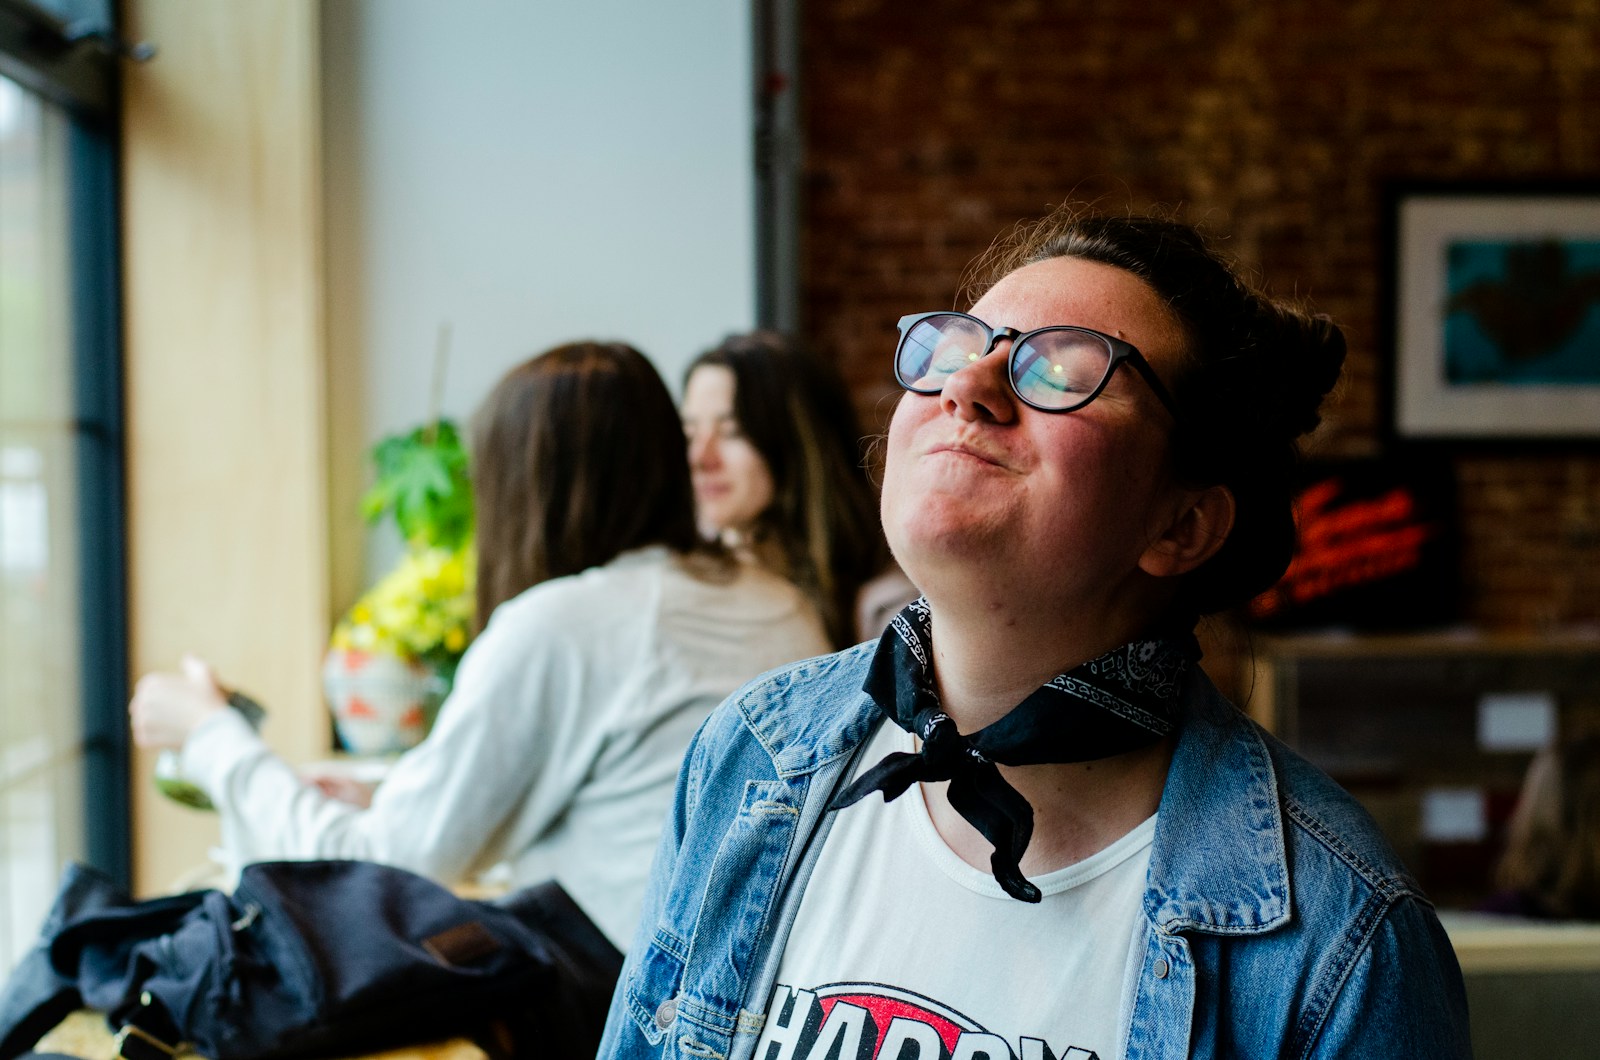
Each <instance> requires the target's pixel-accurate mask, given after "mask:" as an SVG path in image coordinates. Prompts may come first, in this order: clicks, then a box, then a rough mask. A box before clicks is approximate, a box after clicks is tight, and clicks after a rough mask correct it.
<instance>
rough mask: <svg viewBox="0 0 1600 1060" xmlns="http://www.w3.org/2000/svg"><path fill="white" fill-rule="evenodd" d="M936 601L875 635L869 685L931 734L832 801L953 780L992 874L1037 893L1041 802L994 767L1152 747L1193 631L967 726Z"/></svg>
mask: <svg viewBox="0 0 1600 1060" xmlns="http://www.w3.org/2000/svg"><path fill="white" fill-rule="evenodd" d="M932 626H933V613H932V612H931V611H930V610H929V609H928V603H927V601H926V600H921V599H919V600H917V601H915V602H914V603H912V604H911V605H910V606H908V607H907V608H906V609H905V610H903V611H901V612H900V614H898V615H896V616H895V619H894V621H893V622H891V623H890V624H889V628H888V629H886V630H884V633H883V636H882V637H880V638H879V640H878V650H877V652H876V654H874V655H873V657H872V666H871V668H870V669H869V670H868V671H867V680H866V683H865V684H864V685H862V691H864V692H866V693H867V695H869V696H871V697H872V701H873V702H874V703H876V704H877V706H878V709H879V710H881V711H883V713H884V714H885V715H887V716H888V718H889V720H890V721H892V722H894V723H895V724H896V725H898V726H900V728H902V729H904V730H906V731H907V732H911V733H915V734H916V735H917V736H919V737H920V738H921V739H922V750H921V751H920V752H919V753H916V754H907V753H904V752H895V753H894V754H891V755H888V756H886V757H885V758H884V759H883V761H881V762H879V763H878V764H877V765H875V766H873V767H872V768H871V769H869V770H867V771H866V772H865V773H863V774H862V775H861V776H859V777H857V778H856V780H855V782H854V783H852V784H851V785H850V786H849V787H847V788H845V789H844V790H843V791H841V792H840V793H839V794H838V795H837V796H836V797H835V798H834V800H833V802H832V803H831V804H830V805H829V807H828V808H829V809H830V810H838V809H842V808H844V807H846V806H849V805H852V804H853V803H856V802H859V801H860V800H861V799H862V798H864V797H865V796H867V795H868V794H870V793H871V792H874V791H881V792H883V797H884V800H885V801H888V800H891V799H896V798H899V797H900V796H901V795H902V794H904V793H905V791H906V790H907V789H908V788H910V787H911V785H913V784H915V783H917V782H919V781H937V780H948V781H950V789H949V799H950V805H951V806H952V807H954V808H955V810H956V812H957V813H959V814H961V816H962V817H964V818H966V819H967V821H968V822H970V823H971V824H972V826H973V827H974V828H976V829H977V830H978V831H979V833H981V834H982V835H983V837H984V838H985V839H987V840H988V841H989V842H990V843H991V844H992V845H993V846H994V854H993V855H992V856H991V857H990V865H991V867H992V868H993V870H994V878H995V880H997V881H998V882H999V884H1000V886H1001V887H1003V888H1005V892H1006V893H1007V894H1009V895H1010V896H1011V897H1013V898H1016V899H1019V900H1021V901H1024V902H1037V901H1038V900H1039V898H1040V894H1039V888H1037V887H1035V886H1034V885H1033V884H1031V883H1029V882H1028V881H1027V879H1026V878H1024V877H1023V875H1022V869H1021V868H1020V866H1019V862H1020V861H1021V860H1022V854H1023V852H1024V851H1026V850H1027V849H1028V840H1029V839H1030V838H1032V836H1033V807H1031V806H1029V805H1028V800H1026V799H1024V798H1023V797H1022V795H1021V794H1020V793H1019V792H1018V791H1017V789H1016V788H1013V787H1012V786H1011V785H1010V784H1008V783H1006V781H1005V779H1004V778H1003V777H1001V776H1000V771H999V770H998V769H996V768H995V765H996V763H999V764H1001V765H1008V766H1023V765H1038V764H1041V763H1045V762H1089V761H1093V760H1095V759H1099V758H1109V757H1111V756H1112V755H1118V754H1122V753H1124V752H1126V751H1132V750H1134V749H1136V748H1139V747H1146V746H1148V745H1150V744H1153V743H1155V742H1156V741H1157V740H1160V739H1162V738H1163V737H1165V736H1167V735H1168V734H1169V733H1171V732H1172V723H1173V717H1174V715H1175V713H1176V711H1175V708H1176V705H1177V702H1178V697H1179V695H1180V694H1181V693H1182V690H1183V678H1184V675H1185V674H1186V673H1187V672H1188V669H1189V665H1190V664H1191V663H1192V662H1194V661H1195V660H1197V659H1199V658H1200V647H1199V645H1198V644H1197V643H1196V642H1195V639H1194V634H1193V633H1190V632H1187V631H1184V632H1168V633H1163V634H1152V635H1150V636H1149V637H1147V638H1144V639H1140V640H1135V641H1133V642H1131V643H1129V644H1125V645H1123V646H1122V647H1120V648H1117V649H1115V650H1113V651H1108V652H1106V653H1105V654H1104V655H1102V656H1100V657H1099V658H1098V659H1090V660H1089V661H1088V662H1086V663H1084V664H1082V665H1081V666H1076V667H1073V668H1072V669H1071V670H1068V671H1067V672H1066V673H1063V674H1058V675H1056V676H1055V677H1054V678H1052V679H1051V680H1050V681H1049V682H1048V683H1046V684H1044V685H1041V686H1040V687H1039V688H1038V689H1037V690H1036V691H1035V692H1033V693H1032V694H1031V695H1029V696H1028V698H1027V699H1024V700H1023V701H1022V702H1021V703H1019V704H1017V706H1016V707H1014V708H1012V710H1011V711H1010V712H1009V713H1008V714H1006V715H1005V717H1003V718H1001V719H999V720H998V721H996V722H994V723H993V724H990V725H986V726H984V727H983V728H982V729H979V730H978V731H977V732H974V733H971V734H969V735H966V736H963V735H962V734H961V733H960V732H958V731H956V725H955V722H953V721H951V720H950V718H949V717H948V716H947V715H946V714H945V713H944V709H943V708H942V707H941V706H940V704H939V694H938V692H937V691H936V690H935V689H934V686H933V676H932V657H933V647H932V644H933V638H932Z"/></svg>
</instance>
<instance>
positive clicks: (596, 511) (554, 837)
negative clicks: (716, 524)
mask: <svg viewBox="0 0 1600 1060" xmlns="http://www.w3.org/2000/svg"><path fill="white" fill-rule="evenodd" d="M681 439H682V434H681V426H680V424H679V421H678V415H677V410H676V409H675V408H674V407H673V403H672V398H671V396H670V395H669V394H668V393H667V389H666V387H665V385H664V384H663V383H662V382H661V378H660V376H659V375H657V373H656V371H655V369H654V368H653V367H652V366H651V365H650V362H649V361H647V360H646V359H645V358H644V356H643V355H642V354H640V353H639V352H638V351H637V350H634V349H633V348H631V347H629V346H625V345H623V344H621V343H605V342H578V343H572V344H570V345H565V346H560V347H557V348H555V349H553V350H550V351H549V352H547V353H545V354H543V355H541V356H538V357H535V358H533V359H532V360H529V361H527V362H526V363H524V364H521V365H519V366H517V367H516V368H513V369H512V370H511V371H510V372H509V373H507V374H506V376H505V377H504V378H503V379H501V380H500V382H499V384H498V385H497V386H496V387H495V388H494V390H493V392H492V393H491V394H490V395H489V397H488V399H487V400H486V401H485V402H484V404H483V406H482V408H481V410H480V411H479V413H478V415H477V417H476V418H475V420H474V437H473V488H474V493H475V496H476V501H477V518H478V527H477V535H478V537H477V540H478V607H479V619H480V622H481V623H482V624H483V631H482V632H481V633H480V634H479V636H478V638H477V639H476V640H475V641H474V642H473V644H472V646H471V647H470V648H469V649H468V650H467V653H466V655H465V657H464V658H463V659H462V661H461V665H460V668H459V669H458V671H457V673H456V678H455V685H454V688H453V690H452V692H451V694H450V696H449V698H448V699H447V700H446V701H445V703H444V705H443V707H442V708H441V710H440V713H439V720H438V722H437V724H436V726H435V727H434V729H433V731H432V732H431V733H430V734H429V735H428V737H427V738H426V739H425V740H423V742H422V743H421V744H420V745H418V746H417V747H416V748H414V749H412V750H411V751H409V752H407V753H406V754H404V755H402V756H401V757H400V759H399V760H398V761H396V762H395V764H394V766H393V768H392V770H391V771H390V772H389V774H388V776H387V777H386V779H385V780H384V782H383V783H382V784H381V785H380V786H379V787H378V789H377V791H376V792H375V794H374V796H373V798H372V801H371V804H370V806H367V807H360V806H356V805H351V804H350V803H348V802H344V801H341V800H337V799H332V798H329V797H328V796H327V795H326V794H324V793H323V792H322V791H321V790H319V789H318V788H317V787H316V786H315V785H313V784H308V783H306V782H304V781H303V780H302V779H301V778H300V777H299V776H297V775H296V773H295V771H294V770H293V769H292V768H291V767H290V766H289V765H288V764H287V763H285V762H284V761H283V760H282V759H280V758H278V757H277V756H276V755H274V754H273V753H272V752H271V751H270V750H269V749H268V748H267V746H266V745H265V744H264V743H263V742H262V741H261V740H260V738H259V737H258V736H257V735H256V734H255V732H254V731H253V730H252V729H251V728H250V726H249V725H248V724H247V723H245V722H244V720H243V718H242V717H241V716H240V715H239V714H238V713H237V712H236V711H231V710H227V709H225V701H224V699H223V697H222V695H221V693H220V689H219V686H218V683H217V681H216V679H215V677H214V676H213V675H212V673H211V672H210V670H209V669H208V668H206V667H205V666H204V664H202V663H198V662H197V661H193V660H191V661H190V662H189V663H188V664H187V665H186V667H185V671H184V672H183V673H181V674H151V675H148V676H146V677H145V678H144V679H143V680H141V681H140V682H139V685H138V688H137V690H136V692H135V694H134V697H133V701H132V702H131V703H130V705H129V711H130V713H131V715H132V718H133V730H134V735H135V738H136V739H137V740H138V742H139V743H140V744H141V745H142V746H147V747H179V748H182V770H183V774H184V776H185V778H186V779H188V780H191V781H193V782H194V783H196V784H198V785H199V786H200V787H202V788H203V789H204V790H205V791H206V793H207V794H208V795H209V796H210V797H211V799H212V801H213V802H214V803H215V804H216V806H217V808H218V810H219V811H220V813H221V815H222V828H223V838H224V844H225V846H226V848H227V851H228V853H229V855H230V857H231V858H232V859H234V860H236V861H238V862H239V863H243V862H247V861H257V860H266V859H273V858H359V859H364V860H369V861H379V862H386V863H389V864H394V865H399V866H402V867H404V868H408V869H411V870H413V871H416V872H420V873H424V874H427V875H430V876H433V877H436V878H438V879H441V880H442V881H444V882H447V883H448V882H455V881H459V880H463V879H466V878H469V877H472V876H473V875H475V874H477V873H479V872H481V871H483V870H486V869H489V868H491V867H494V866H497V865H505V866H507V867H509V870H510V873H509V875H510V882H511V884H512V885H522V884H526V883H534V882H539V881H543V880H546V879H550V878H554V879H555V880H557V881H558V882H559V883H561V884H562V885H563V887H564V888H565V889H566V890H567V891H568V893H569V894H571V896H572V897H573V898H574V899H575V900H576V901H577V902H578V904H579V905H580V906H581V907H582V908H583V909H584V910H585V911H586V912H587V913H588V914H589V916H590V917H591V918H592V919H593V920H594V921H595V922H596V923H597V924H598V925H599V926H600V927H601V929H602V930H604V932H605V933H606V934H607V935H608V936H609V937H610V938H611V939H612V940H613V941H614V942H616V943H618V944H619V945H621V944H623V943H625V942H626V940H627V938H628V935H629V933H630V932H631V931H632V930H633V926H634V921H635V918H636V917H637V915H638V909H639V904H640V901H641V900H642V896H643V889H644V881H645V876H646V871H647V869H648V867H649V862H650V857H651V853H652V851H653V850H654V848H655V846H656V841H657V837H658V835H659V832H660V828H661V822H662V819H663V817H664V815H665V813H666V811H667V808H668V807H669V806H670V804H671V801H672V782H673V777H674V775H675V773H676V771H677V767H678V762H679V759H680V758H681V757H682V754H683V750H684V748H685V746H686V745H687V744H688V742H689V739H690V737H691V736H692V734H693V733H694V731H695V729H696V728H697V727H698V726H699V724H700V723H701V721H703V720H704V718H705V717H706V715H707V714H708V713H709V712H710V711H711V709H712V707H714V706H715V705H716V704H717V703H718V702H719V701H720V700H721V699H722V698H723V697H725V696H726V695H727V694H728V693H729V692H731V691H733V689H735V688H736V687H738V686H739V685H740V684H742V683H743V682H745V681H746V680H748V679H750V678H751V677H754V676H755V675H757V674H759V673H761V672H762V671H764V670H767V669H769V668H771V667H774V666H777V665H779V664H781V663H785V662H791V661H793V660H796V659H799V658H803V657H805V656H809V655H815V654H819V653H821V652H823V651H825V650H826V649H827V642H826V640H825V638H824V636H823V633H822V626H821V623H820V621H819V619H818V617H817V614H816V611H815V609H814V608H813V607H812V606H811V604H810V603H809V601H808V600H807V599H806V597H805V596H804V594H802V593H801V592H799V591H798V590H797V589H796V588H795V587H794V586H793V585H791V584H789V583H787V582H785V581H784V580H782V579H780V578H778V577H777V576H775V575H773V574H771V573H769V572H767V571H765V570H763V569H761V568H759V567H755V566H751V565H748V564H740V563H736V562H734V561H732V560H730V559H728V558H727V557H726V556H725V555H724V554H722V553H721V552H720V550H717V549H708V548H706V547H705V546H703V545H702V543H701V542H700V540H699V537H698V535H697V534H696V531H695V523H694V507H693V497H692V493H691V489H690V483H689V471H688V467H687V466H686V464H685V463H684V460H683V450H682V449H681V448H680V446H681V444H682V441H681Z"/></svg>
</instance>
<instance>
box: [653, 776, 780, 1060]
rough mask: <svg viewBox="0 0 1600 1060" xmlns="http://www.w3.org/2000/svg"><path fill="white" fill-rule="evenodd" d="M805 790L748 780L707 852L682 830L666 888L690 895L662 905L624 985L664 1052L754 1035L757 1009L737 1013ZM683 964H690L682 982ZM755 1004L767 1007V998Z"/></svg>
mask: <svg viewBox="0 0 1600 1060" xmlns="http://www.w3.org/2000/svg"><path fill="white" fill-rule="evenodd" d="M806 789H807V782H806V780H805V779H804V778H800V779H797V780H796V781H794V782H792V783H791V782H787V781H783V780H747V781H746V782H745V784H744V790H743V793H742V796H741V799H740V803H739V807H738V810H737V812H736V813H735V814H734V815H733V816H732V818H731V820H728V822H727V827H726V828H725V829H723V830H722V835H721V838H720V841H719V842H718V843H717V845H716V847H715V850H714V853H712V854H711V856H710V857H709V858H706V857H705V856H704V855H703V854H702V855H700V856H696V855H695V854H694V853H693V852H694V851H696V850H698V849H706V848H705V847H704V846H703V845H702V844H700V843H697V842H696V836H694V835H693V833H691V834H690V835H688V836H686V837H685V841H684V843H683V844H682V846H681V847H680V856H679V859H678V862H677V864H676V865H675V866H674V871H673V877H674V881H673V885H672V893H674V894H676V895H680V896H687V895H694V896H695V898H694V900H693V901H680V902H675V903H674V904H673V905H672V906H671V907H669V908H668V909H666V910H664V916H663V922H662V923H661V924H659V925H658V926H657V928H656V931H655V933H654V935H653V936H652V939H651V942H650V945H649V946H648V948H647V949H646V950H645V952H644V953H643V954H641V955H640V956H639V959H638V961H637V964H636V970H635V972H634V974H633V975H632V976H631V977H630V979H629V982H628V985H627V1011H628V1013H629V1015H630V1016H631V1017H632V1019H633V1022H634V1024H635V1025H636V1026H637V1027H638V1030H639V1033H640V1034H642V1035H643V1036H644V1038H645V1040H646V1041H647V1042H649V1043H650V1045H651V1046H652V1047H654V1048H657V1049H661V1050H662V1054H661V1055H664V1056H667V1055H674V1054H677V1055H683V1056H689V1057H697V1058H710V1060H720V1058H721V1057H725V1056H726V1055H727V1052H728V1049H729V1048H730V1046H731V1044H732V1040H733V1036H734V1035H735V1034H736V1033H739V1032H745V1033H750V1034H755V1033H759V1031H760V1026H761V1013H760V1012H759V1011H758V1012H756V1013H747V1012H745V1011H744V1007H743V1006H744V1001H745V993H746V990H747V987H748V985H749V982H750V972H751V964H752V959H753V957H754V956H755V955H756V954H758V953H761V952H763V951H764V942H765V940H766V938H767V936H768V933H769V931H770V929H771V926H772V925H771V923H770V921H771V914H772V910H773V908H774V906H775V905H776V901H777V897H778V895H779V893H780V891H781V890H782V888H781V881H782V879H783V877H784V873H785V867H786V861H787V859H788V856H789V854H790V852H791V850H792V849H793V847H794V842H795V836H796V831H797V829H798V825H799V821H800V810H801V807H802V806H803V805H804V801H805V795H806ZM706 896H725V897H728V898H731V899H732V900H731V901H716V900H711V901H707V900H705V899H706ZM676 918H684V919H690V918H692V922H688V923H683V922H678V921H677V919H676ZM685 968H690V969H692V970H693V973H692V976H691V977H690V978H689V979H687V980H686V979H685V977H684V969H685ZM757 1001H758V1002H761V1003H763V1004H762V1005H759V1006H758V1008H764V1002H765V999H764V998H761V999H757ZM669 1039H670V1040H669ZM673 1045H675V1046H676V1049H672V1048H671V1046H673Z"/></svg>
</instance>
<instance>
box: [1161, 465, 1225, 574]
mask: <svg viewBox="0 0 1600 1060" xmlns="http://www.w3.org/2000/svg"><path fill="white" fill-rule="evenodd" d="M1233 512H1234V508H1233V491H1232V490H1230V489H1228V487H1226V486H1207V487H1206V488H1205V489H1203V490H1186V491H1184V492H1183V494H1182V495H1181V498H1180V503H1179V505H1178V508H1177V511H1176V512H1175V513H1174V514H1173V518H1172V520H1171V521H1170V523H1169V524H1168V525H1167V527H1166V528H1165V530H1163V531H1162V532H1161V533H1159V534H1158V535H1157V536H1156V538H1155V540H1153V541H1151V542H1150V546H1149V547H1148V548H1146V549H1145V550H1144V554H1143V555H1142V556H1140V557H1139V569H1140V570H1142V571H1144V572H1145V573H1146V574H1149V575H1152V576H1154V577H1157V578H1173V577H1176V576H1178V575H1180V574H1187V573H1189V572H1190V571H1192V570H1194V569H1195V568H1196V567H1198V566H1200V564H1202V563H1204V562H1205V561H1206V560H1208V559H1210V558H1211V557H1212V556H1214V555H1216V554H1217V550H1218V549H1219V548H1221V547H1222V543H1223V542H1224V541H1226V540H1227V539H1228V532H1229V531H1231V530H1232V529H1233Z"/></svg>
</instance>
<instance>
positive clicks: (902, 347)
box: [894, 311, 1178, 419]
mask: <svg viewBox="0 0 1600 1060" xmlns="http://www.w3.org/2000/svg"><path fill="white" fill-rule="evenodd" d="M1001 339H1010V340H1011V358H1010V364H1009V369H1010V370H1009V372H1008V376H1009V378H1010V380H1011V389H1012V390H1014V391H1016V394H1017V397H1019V398H1021V399H1022V401H1023V402H1024V403H1026V404H1028V405H1031V406H1032V407H1033V408H1036V409H1039V410H1040V411H1042V412H1075V411H1077V410H1078V409H1081V408H1083V407H1084V406H1085V405H1087V404H1088V403H1089V402H1091V401H1093V400H1094V399H1095V398H1097V397H1099V396H1100V392H1101V391H1102V390H1104V389H1105V388H1106V384H1107V383H1109V382H1110V381H1111V375H1112V373H1114V372H1115V371H1116V370H1117V366H1118V365H1120V364H1122V363H1123V362H1124V361H1126V362H1127V363H1129V364H1131V365H1133V368H1134V371H1136V372H1138V373H1139V374H1140V375H1141V376H1143V377H1144V381H1145V382H1146V383H1149V384H1150V389H1151V390H1153V391H1155V395H1156V397H1157V398H1159V399H1160V401H1161V403H1162V404H1163V405H1165V406H1166V407H1167V411H1168V412H1170V413H1172V416H1173V418H1174V419H1177V418H1178V406H1177V403H1176V402H1174V401H1173V400H1172V394H1171V393H1170V392H1169V391H1168V390H1167V388H1166V387H1165V386H1163V385H1162V383H1161V379H1160V378H1159V377H1158V376H1157V375H1156V373H1155V370H1154V369H1153V368H1151V367H1150V362H1149V361H1147V360H1145V359H1144V354H1142V353H1140V352H1139V351H1138V350H1137V349H1135V348H1134V347H1133V346H1132V345H1131V344H1129V343H1126V342H1123V341H1122V340H1121V339H1118V338H1113V337H1111V336H1110V335H1104V334H1101V333H1100V332H1098V331H1094V330H1092V329H1090V328H1077V327H1070V326H1068V325H1064V324H1062V325H1057V326H1055V327H1048V328H1037V329H1035V330H1033V331H1018V330H1017V329H1016V328H1006V327H1001V328H991V327H990V326H989V325H987V324H985V323H984V322H983V321H981V320H979V319H978V318H977V317H975V316H972V315H971V314H968V313H956V312H950V311H945V312H942V313H913V314H912V315H910V316H905V317H901V318H900V344H899V345H898V346H896V347H895V351H894V377H895V380H896V381H897V382H898V383H899V384H900V385H901V386H903V387H905V388H906V389H907V390H910V391H912V392H913V393H917V394H937V393H939V392H940V391H941V390H943V389H944V384H945V382H946V381H947V380H948V379H949V378H950V377H951V376H953V375H955V374H956V373H957V372H959V371H960V370H961V369H963V368H965V367H966V366H967V365H969V364H972V363H973V362H974V361H977V360H979V359H980V358H983V357H986V356H987V355H988V354H989V352H990V351H991V350H993V349H994V347H995V343H997V342H999V341H1000V340H1001Z"/></svg>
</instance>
